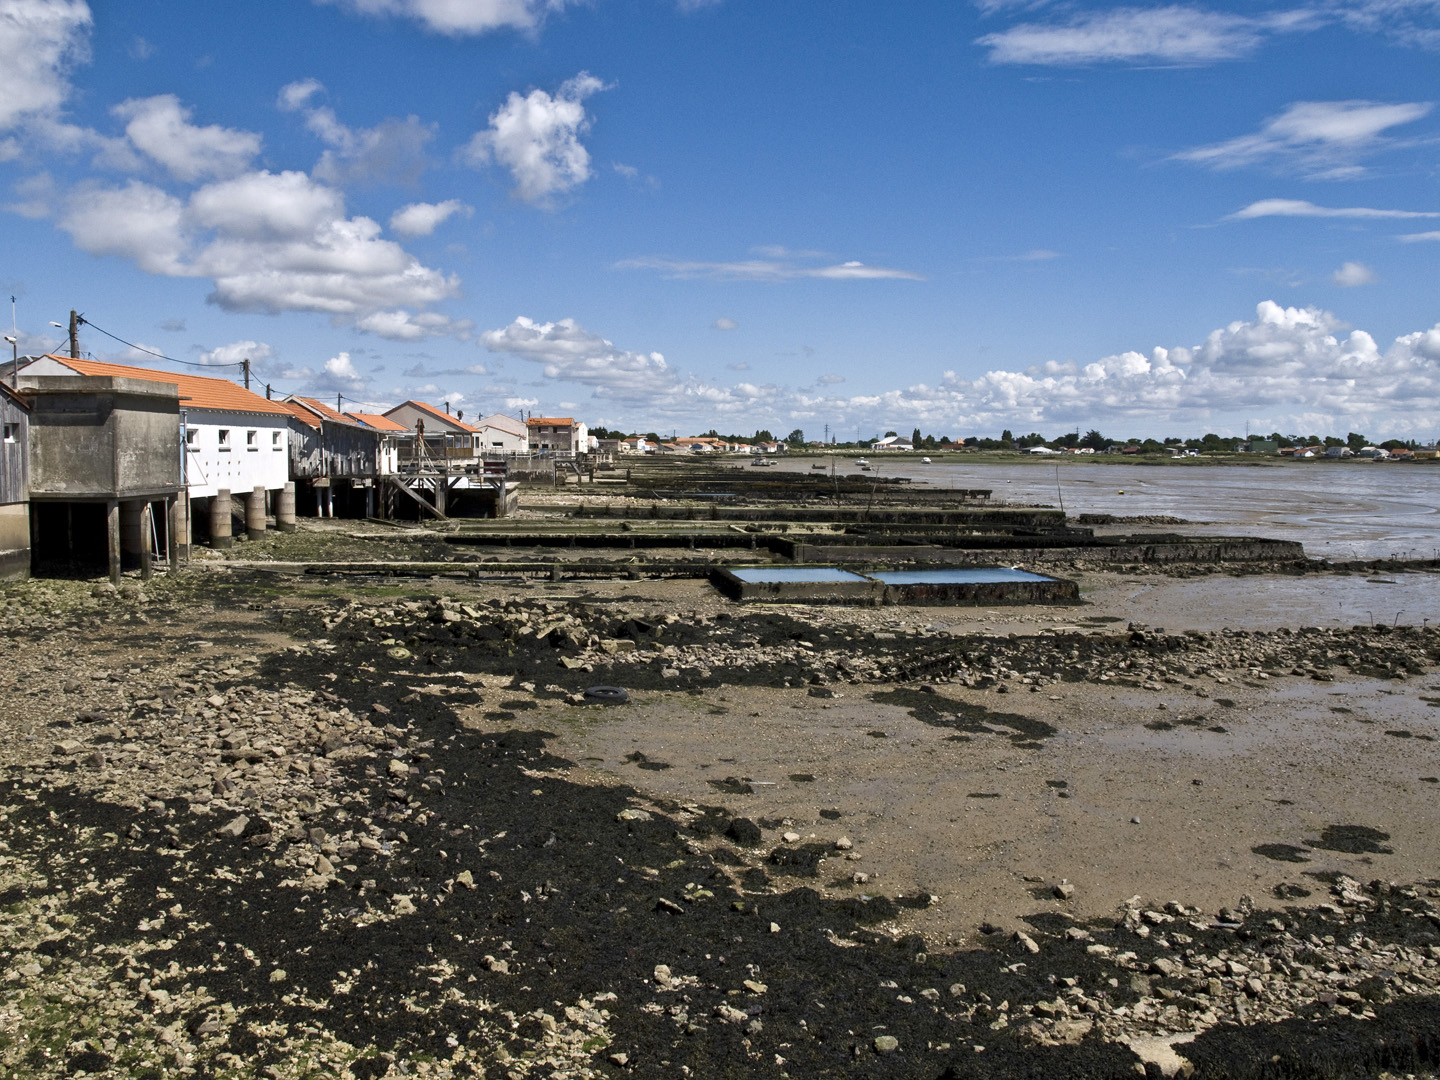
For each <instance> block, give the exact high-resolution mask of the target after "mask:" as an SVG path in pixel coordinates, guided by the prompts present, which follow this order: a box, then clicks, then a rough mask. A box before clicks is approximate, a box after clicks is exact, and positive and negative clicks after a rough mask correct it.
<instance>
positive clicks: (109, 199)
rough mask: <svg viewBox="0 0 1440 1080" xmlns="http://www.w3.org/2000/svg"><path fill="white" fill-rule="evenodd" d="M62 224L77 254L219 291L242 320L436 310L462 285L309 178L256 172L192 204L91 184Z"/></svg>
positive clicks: (73, 200)
mask: <svg viewBox="0 0 1440 1080" xmlns="http://www.w3.org/2000/svg"><path fill="white" fill-rule="evenodd" d="M59 224H60V227H61V228H62V229H64V230H65V231H66V232H68V233H70V234H71V236H72V238H73V239H74V241H75V244H76V246H77V247H80V248H81V249H82V250H84V251H88V252H90V253H91V254H95V255H119V256H122V257H126V258H130V259H133V260H135V262H136V264H137V265H139V266H140V268H141V269H143V270H146V271H147V272H149V273H153V274H163V275H166V276H169V277H202V278H210V279H212V280H213V281H214V284H215V288H214V291H213V292H212V293H211V295H210V297H209V299H210V301H211V302H212V303H215V304H218V305H220V306H221V307H224V308H226V309H228V310H232V311H264V312H279V311H317V312H323V313H327V314H330V315H332V316H336V317H337V318H340V319H342V320H351V319H356V318H361V317H364V316H367V315H373V314H374V313H376V312H383V311H387V310H390V309H395V308H405V307H420V308H424V307H427V306H429V305H430V304H433V303H435V302H436V301H438V300H441V299H443V298H445V297H447V296H451V295H453V294H454V293H455V291H456V290H457V289H458V287H459V281H458V280H457V279H456V278H454V277H453V276H447V275H445V274H443V273H441V272H440V271H438V270H433V269H430V268H429V267H426V266H423V265H421V264H420V262H419V261H418V260H417V259H416V258H415V257H414V256H412V255H410V254H409V253H408V252H406V251H405V250H404V249H403V248H401V247H400V245H398V244H396V243H394V242H393V241H389V240H384V239H381V237H380V226H379V225H378V224H377V223H376V222H374V221H372V220H370V219H369V218H366V217H353V218H352V217H346V216H345V205H344V198H343V196H342V195H341V194H340V193H339V192H338V191H336V190H334V189H333V188H329V187H326V186H325V185H323V184H318V183H316V182H315V181H314V180H312V179H311V178H310V177H308V176H306V175H305V174H304V173H296V172H284V173H269V172H263V171H262V172H253V173H247V174H245V175H244V176H239V177H236V178H234V179H232V180H225V181H220V182H217V183H214V184H209V185H206V186H204V187H201V188H199V189H198V190H196V191H195V192H194V193H193V194H191V196H190V197H189V199H188V201H187V200H182V199H180V198H178V197H176V196H174V195H171V194H168V193H167V192H164V191H162V190H160V189H159V188H156V187H154V186H152V185H148V184H143V183H140V182H138V181H131V182H130V183H129V184H128V185H126V186H125V187H122V188H105V187H100V186H95V185H89V186H82V187H80V188H78V189H77V190H76V191H74V192H73V193H72V194H71V196H70V198H69V199H68V201H67V203H66V206H65V208H64V210H63V211H62V212H61V215H60V219H59Z"/></svg>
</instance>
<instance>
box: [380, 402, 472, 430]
mask: <svg viewBox="0 0 1440 1080" xmlns="http://www.w3.org/2000/svg"><path fill="white" fill-rule="evenodd" d="M406 405H413V406H415V408H417V409H419V410H420V411H421V412H427V413H429V414H430V415H431V416H433V417H435V418H436V419H437V420H443V421H445V423H447V424H454V425H455V426H456V427H458V428H460V429H461V430H462V431H474V432H476V433H478V432H479V430H480V429H479V428H474V427H471V426H470V425H469V424H467V423H465V421H464V420H461V419H459V418H458V417H455V416H451V415H450V414H449V413H448V412H446V411H445V410H444V409H437V408H436V407H435V406H434V405H431V404H430V403H429V402H427V401H402V402H401V403H400V404H399V405H396V406H395V409H401V408H404V407H405V406H406ZM395 409H391V410H390V412H394V411H395ZM387 415H388V414H387Z"/></svg>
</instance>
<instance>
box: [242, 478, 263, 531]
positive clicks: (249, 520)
mask: <svg viewBox="0 0 1440 1080" xmlns="http://www.w3.org/2000/svg"><path fill="white" fill-rule="evenodd" d="M245 536H246V537H247V538H248V539H250V540H264V539H265V489H264V488H263V487H262V486H260V485H259V484H256V485H255V490H254V491H252V492H250V494H249V495H247V496H246V497H245Z"/></svg>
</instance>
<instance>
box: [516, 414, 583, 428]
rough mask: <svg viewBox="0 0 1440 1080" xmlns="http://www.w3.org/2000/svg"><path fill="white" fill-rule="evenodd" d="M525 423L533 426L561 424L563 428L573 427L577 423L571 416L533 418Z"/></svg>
mask: <svg viewBox="0 0 1440 1080" xmlns="http://www.w3.org/2000/svg"><path fill="white" fill-rule="evenodd" d="M525 422H526V423H527V424H531V425H534V424H560V425H562V426H563V425H566V424H570V425H573V424H574V423H575V418H574V417H571V416H532V417H531V418H530V419H529V420H526V421H525Z"/></svg>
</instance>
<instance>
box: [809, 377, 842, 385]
mask: <svg viewBox="0 0 1440 1080" xmlns="http://www.w3.org/2000/svg"><path fill="white" fill-rule="evenodd" d="M815 381H816V382H817V383H819V384H820V385H821V386H835V385H836V384H837V383H842V382H844V381H845V376H844V375H821V376H820V377H819V378H818V379H816V380H815Z"/></svg>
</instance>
